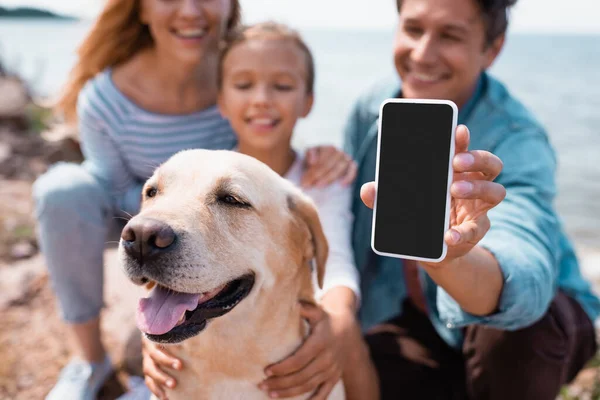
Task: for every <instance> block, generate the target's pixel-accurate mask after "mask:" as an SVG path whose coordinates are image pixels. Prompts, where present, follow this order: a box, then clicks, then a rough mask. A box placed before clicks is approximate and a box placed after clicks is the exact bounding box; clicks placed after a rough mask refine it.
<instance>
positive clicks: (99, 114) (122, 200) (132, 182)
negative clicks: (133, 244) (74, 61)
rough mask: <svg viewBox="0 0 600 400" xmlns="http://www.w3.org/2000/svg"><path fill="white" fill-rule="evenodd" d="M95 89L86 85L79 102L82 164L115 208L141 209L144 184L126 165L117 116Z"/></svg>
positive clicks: (126, 209)
mask: <svg viewBox="0 0 600 400" xmlns="http://www.w3.org/2000/svg"><path fill="white" fill-rule="evenodd" d="M96 90H97V89H96V88H94V87H93V86H88V87H86V88H84V90H83V91H82V93H81V94H80V96H79V99H78V102H77V115H78V120H79V135H80V139H81V150H82V153H83V156H84V158H85V161H84V163H83V166H84V168H86V169H87V170H88V171H89V172H90V174H92V176H94V177H95V178H96V179H98V181H99V182H100V183H101V184H102V185H103V186H104V187H105V188H106V190H107V191H108V192H109V193H110V195H111V198H112V199H113V206H114V207H115V210H116V211H117V210H123V211H128V212H132V211H133V210H137V209H138V208H139V203H140V200H141V188H142V185H143V183H142V182H139V181H137V180H136V179H135V177H134V176H133V175H132V174H131V172H130V171H129V169H128V168H127V166H126V165H125V162H124V160H123V157H122V154H121V152H120V150H119V147H118V145H117V142H116V141H115V138H114V131H115V128H116V126H118V125H119V120H118V116H117V114H116V112H115V110H112V109H110V107H109V106H108V105H107V102H105V101H103V100H102V98H101V97H100V95H99V94H98V93H96Z"/></svg>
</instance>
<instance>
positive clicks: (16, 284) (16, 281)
mask: <svg viewBox="0 0 600 400" xmlns="http://www.w3.org/2000/svg"><path fill="white" fill-rule="evenodd" d="M45 277H46V267H45V264H44V262H43V259H42V256H41V255H39V254H38V255H37V256H36V257H33V258H30V259H28V260H24V261H20V262H16V263H14V264H12V265H10V266H5V267H1V268H0V310H4V309H6V308H7V307H10V306H14V305H17V304H25V303H27V302H28V301H29V299H30V298H32V297H33V296H34V294H35V292H36V291H37V289H38V286H39V282H41V281H42V280H44V278H45Z"/></svg>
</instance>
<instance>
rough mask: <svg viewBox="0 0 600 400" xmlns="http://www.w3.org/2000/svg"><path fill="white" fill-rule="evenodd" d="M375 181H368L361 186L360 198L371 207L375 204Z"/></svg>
mask: <svg viewBox="0 0 600 400" xmlns="http://www.w3.org/2000/svg"><path fill="white" fill-rule="evenodd" d="M375 193H376V189H375V182H367V183H365V184H364V185H362V187H361V188H360V198H361V199H362V201H363V203H365V205H366V206H367V207H369V208H373V206H374V205H375Z"/></svg>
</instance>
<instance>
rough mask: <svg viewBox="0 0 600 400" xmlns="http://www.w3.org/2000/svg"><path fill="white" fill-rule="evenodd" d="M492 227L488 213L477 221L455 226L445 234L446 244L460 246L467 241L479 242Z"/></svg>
mask: <svg viewBox="0 0 600 400" xmlns="http://www.w3.org/2000/svg"><path fill="white" fill-rule="evenodd" d="M489 229H490V219H489V218H488V217H487V215H483V216H481V217H480V218H478V220H477V221H466V222H463V223H462V224H460V225H458V226H455V227H453V228H452V229H450V230H449V231H448V232H446V234H445V236H444V240H445V241H446V244H448V245H449V246H458V245H462V244H465V243H473V244H475V243H478V242H479V241H480V240H481V238H482V237H483V236H485V234H486V233H487V231H488V230H489Z"/></svg>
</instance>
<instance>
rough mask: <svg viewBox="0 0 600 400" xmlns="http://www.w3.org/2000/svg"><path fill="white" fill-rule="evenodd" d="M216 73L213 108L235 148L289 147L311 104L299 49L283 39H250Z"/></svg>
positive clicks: (304, 68) (304, 60)
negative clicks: (215, 104) (229, 127)
mask: <svg viewBox="0 0 600 400" xmlns="http://www.w3.org/2000/svg"><path fill="white" fill-rule="evenodd" d="M222 68H223V82H222V88H221V91H220V93H219V107H220V109H221V113H222V114H223V115H224V116H225V117H226V118H228V119H229V121H230V123H231V125H232V127H233V129H234V131H235V132H236V134H237V135H238V139H239V141H240V143H244V144H245V145H250V146H253V147H256V148H260V149H262V150H267V149H270V148H275V147H277V146H278V145H281V144H282V143H288V144H289V142H290V141H291V137H292V132H293V130H294V125H295V124H296V121H297V120H298V118H302V117H305V116H306V115H308V113H309V112H310V109H311V107H312V101H313V97H312V94H308V93H307V89H306V78H307V65H306V56H305V55H304V53H303V52H302V50H301V49H300V48H299V47H298V46H297V45H296V44H295V43H294V42H292V41H291V40H287V39H250V40H247V41H245V42H243V43H240V44H238V45H236V46H235V47H234V48H233V49H231V50H230V51H229V53H228V54H227V56H226V57H225V60H224V63H223V67H222Z"/></svg>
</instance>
